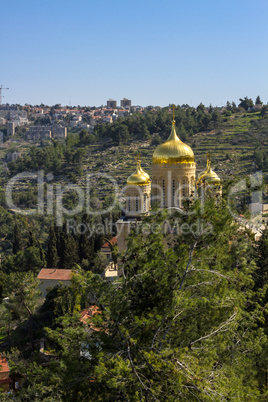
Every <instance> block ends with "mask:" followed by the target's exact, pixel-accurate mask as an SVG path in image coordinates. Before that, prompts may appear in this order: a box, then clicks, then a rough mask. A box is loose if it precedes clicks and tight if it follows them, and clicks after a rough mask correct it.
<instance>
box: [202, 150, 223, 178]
mask: <svg viewBox="0 0 268 402" xmlns="http://www.w3.org/2000/svg"><path fill="white" fill-rule="evenodd" d="M210 165H211V161H210V155H209V153H208V156H207V168H206V170H205V171H204V172H203V173H201V174H200V176H199V178H198V183H203V182H205V183H208V184H215V185H220V184H221V179H220V178H219V176H218V175H217V173H216V172H214V170H212V169H211V166H210Z"/></svg>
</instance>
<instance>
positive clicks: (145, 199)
mask: <svg viewBox="0 0 268 402" xmlns="http://www.w3.org/2000/svg"><path fill="white" fill-rule="evenodd" d="M146 210H147V195H146V194H144V196H143V211H144V212H146Z"/></svg>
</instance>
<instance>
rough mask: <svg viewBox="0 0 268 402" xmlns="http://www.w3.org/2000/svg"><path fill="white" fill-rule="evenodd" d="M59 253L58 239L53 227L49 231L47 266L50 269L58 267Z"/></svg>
mask: <svg viewBox="0 0 268 402" xmlns="http://www.w3.org/2000/svg"><path fill="white" fill-rule="evenodd" d="M58 261H59V258H58V253H57V238H56V232H55V226H54V225H53V226H51V227H50V229H49V239H48V246H47V266H48V267H49V268H57V267H58Z"/></svg>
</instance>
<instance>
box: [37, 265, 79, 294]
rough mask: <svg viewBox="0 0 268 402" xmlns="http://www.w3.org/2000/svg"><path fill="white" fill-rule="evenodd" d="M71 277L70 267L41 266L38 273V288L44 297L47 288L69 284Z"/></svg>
mask: <svg viewBox="0 0 268 402" xmlns="http://www.w3.org/2000/svg"><path fill="white" fill-rule="evenodd" d="M71 277H72V270H71V269H57V268H42V269H41V271H40V272H39V274H38V279H39V281H40V284H39V289H40V290H41V292H42V294H43V296H44V297H46V294H47V289H48V288H54V287H55V286H57V285H63V286H69V285H70V283H71Z"/></svg>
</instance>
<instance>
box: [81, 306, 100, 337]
mask: <svg viewBox="0 0 268 402" xmlns="http://www.w3.org/2000/svg"><path fill="white" fill-rule="evenodd" d="M96 314H101V310H100V308H99V307H98V306H95V305H93V306H90V307H87V308H85V309H84V310H82V311H81V312H80V321H81V322H82V323H83V324H87V325H89V327H90V328H91V329H93V330H94V331H99V330H100V329H99V328H97V327H95V326H94V325H92V324H91V323H90V321H91V318H92V317H93V316H94V315H96Z"/></svg>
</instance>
